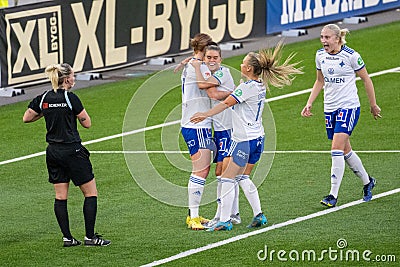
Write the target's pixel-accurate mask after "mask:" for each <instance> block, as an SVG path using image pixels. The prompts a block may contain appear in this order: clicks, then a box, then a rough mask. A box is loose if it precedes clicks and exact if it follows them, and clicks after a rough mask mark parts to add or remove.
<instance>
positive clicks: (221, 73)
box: [214, 70, 224, 78]
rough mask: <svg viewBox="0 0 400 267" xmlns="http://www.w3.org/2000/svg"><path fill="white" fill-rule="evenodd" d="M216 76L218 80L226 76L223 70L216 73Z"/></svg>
mask: <svg viewBox="0 0 400 267" xmlns="http://www.w3.org/2000/svg"><path fill="white" fill-rule="evenodd" d="M214 75H215V76H217V77H218V78H222V76H224V73H223V72H222V71H221V70H217V71H216V72H215V73H214Z"/></svg>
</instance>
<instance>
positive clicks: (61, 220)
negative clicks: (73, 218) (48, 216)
mask: <svg viewBox="0 0 400 267" xmlns="http://www.w3.org/2000/svg"><path fill="white" fill-rule="evenodd" d="M54 213H55V215H56V218H57V222H58V225H59V226H60V229H61V232H62V234H63V236H64V237H66V238H72V235H71V232H70V230H69V220H68V208H67V200H66V199H64V200H60V199H54Z"/></svg>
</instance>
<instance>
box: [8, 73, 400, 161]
mask: <svg viewBox="0 0 400 267" xmlns="http://www.w3.org/2000/svg"><path fill="white" fill-rule="evenodd" d="M399 71H400V67H396V68H392V69H388V70H383V71H378V72H375V73H372V74H370V77H374V76H378V75H383V74H387V73H397V72H399ZM357 79H359V78H357ZM309 92H311V88H309V89H305V90H302V91H297V92H293V93H290V94H285V95H281V96H277V97H272V98H269V99H266V100H265V102H273V101H276V100H281V99H285V98H289V97H292V96H297V95H302V94H306V93H309ZM178 123H180V120H176V121H171V122H166V123H162V124H158V125H154V126H150V127H145V128H141V129H137V130H133V131H129V132H124V133H120V134H115V135H110V136H106V137H102V138H98V139H94V140H90V141H86V142H83V143H82V144H83V145H89V144H95V143H99V142H103V141H107V140H111V139H115V138H120V137H123V136H128V135H132V134H136V133H141V132H145V131H149V130H154V129H158V128H161V127H165V126H170V125H175V124H178ZM45 154H46V152H45V151H42V152H38V153H34V154H30V155H26V156H22V157H18V158H13V159H9V160H4V161H0V165H5V164H8V163H13V162H17V161H21V160H25V159H30V158H34V157H38V156H42V155H45Z"/></svg>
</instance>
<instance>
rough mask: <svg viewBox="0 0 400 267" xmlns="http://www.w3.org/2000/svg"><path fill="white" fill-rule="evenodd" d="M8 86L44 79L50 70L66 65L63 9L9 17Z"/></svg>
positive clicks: (36, 10)
mask: <svg viewBox="0 0 400 267" xmlns="http://www.w3.org/2000/svg"><path fill="white" fill-rule="evenodd" d="M5 20H6V33H7V63H8V64H7V68H8V84H9V85H12V84H17V83H23V82H28V81H31V80H37V79H41V78H43V77H44V76H43V72H44V69H45V68H46V66H48V65H50V64H54V63H60V62H62V61H63V54H62V51H63V46H62V31H61V28H62V23H61V7H60V6H52V7H46V8H38V9H33V10H25V11H21V12H16V13H11V14H7V15H6V16H5Z"/></svg>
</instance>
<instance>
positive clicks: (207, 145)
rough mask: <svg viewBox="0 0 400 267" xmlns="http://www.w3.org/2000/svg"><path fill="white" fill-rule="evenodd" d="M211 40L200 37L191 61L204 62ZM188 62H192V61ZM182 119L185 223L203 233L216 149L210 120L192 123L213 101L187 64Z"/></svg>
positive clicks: (205, 71)
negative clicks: (187, 167)
mask: <svg viewBox="0 0 400 267" xmlns="http://www.w3.org/2000/svg"><path fill="white" fill-rule="evenodd" d="M211 42H212V40H211V37H210V36H209V35H207V34H204V33H199V34H197V35H196V36H195V37H194V38H193V39H192V40H191V41H190V44H191V46H192V48H193V50H194V53H193V57H192V59H190V61H202V60H203V57H204V50H205V48H206V46H207V45H208V44H209V43H211ZM190 61H189V62H190ZM201 71H202V73H203V75H204V76H211V72H210V70H209V69H208V68H207V66H205V65H204V66H202V70H201ZM181 78H182V118H181V133H182V136H183V138H184V139H185V142H186V144H187V146H188V149H189V153H190V158H191V160H192V173H191V175H190V178H189V182H188V202H189V203H188V204H189V214H188V216H187V217H186V224H187V226H188V228H190V229H192V230H203V229H204V226H203V224H204V223H207V222H208V220H207V219H205V218H203V217H202V216H200V215H199V207H200V202H201V198H202V196H203V191H204V185H205V182H206V178H207V175H208V173H209V171H210V161H211V150H215V144H214V141H213V139H212V132H211V119H207V120H204V121H203V122H202V123H199V124H194V123H192V122H190V115H191V114H193V112H203V111H206V110H208V109H209V108H210V107H211V103H210V99H209V98H208V96H207V93H206V92H205V91H204V90H200V89H199V87H198V86H197V80H196V73H195V69H194V67H193V66H192V65H191V64H186V65H185V67H184V69H183V71H182V77H181Z"/></svg>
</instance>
